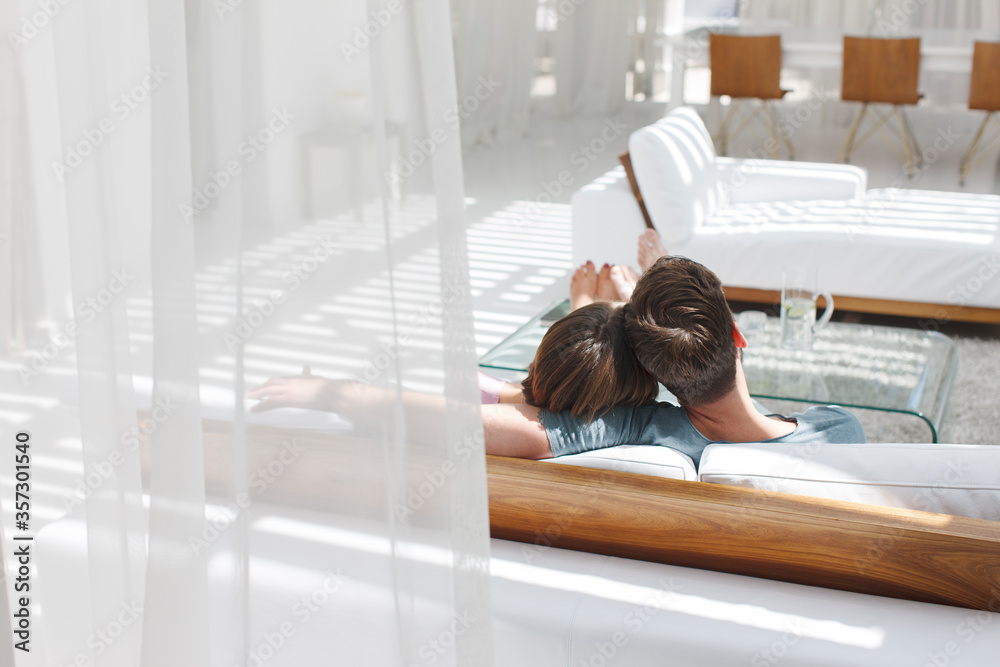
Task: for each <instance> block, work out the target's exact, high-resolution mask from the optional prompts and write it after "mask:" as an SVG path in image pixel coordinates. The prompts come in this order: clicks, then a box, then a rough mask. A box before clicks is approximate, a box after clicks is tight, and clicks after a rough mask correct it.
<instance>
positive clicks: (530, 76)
mask: <svg viewBox="0 0 1000 667" xmlns="http://www.w3.org/2000/svg"><path fill="white" fill-rule="evenodd" d="M537 12H538V0H488V1H484V0H457V1H456V2H453V3H452V13H453V17H454V22H455V25H456V32H455V40H454V41H455V69H456V76H457V80H458V103H459V104H460V105H461V109H462V138H463V141H464V143H465V145H466V146H470V147H471V146H475V145H477V144H482V145H490V144H492V143H494V142H496V141H502V140H504V139H509V138H511V137H516V136H519V135H520V134H522V133H524V131H525V130H526V129H527V127H528V115H529V112H530V110H531V109H530V102H531V87H532V84H533V82H534V78H535V56H536V53H535V50H536V32H535V28H536V26H535V23H536V16H537Z"/></svg>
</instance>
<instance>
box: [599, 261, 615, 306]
mask: <svg viewBox="0 0 1000 667" xmlns="http://www.w3.org/2000/svg"><path fill="white" fill-rule="evenodd" d="M597 298H598V299H600V300H601V301H618V291H617V290H615V286H614V285H612V284H611V265H610V264H605V265H604V266H602V267H601V272H600V273H599V274H597Z"/></svg>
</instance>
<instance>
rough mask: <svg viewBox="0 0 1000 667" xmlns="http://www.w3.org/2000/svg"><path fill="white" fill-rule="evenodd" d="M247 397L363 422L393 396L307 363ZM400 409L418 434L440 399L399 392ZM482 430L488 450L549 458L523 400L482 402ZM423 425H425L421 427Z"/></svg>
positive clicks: (441, 405)
mask: <svg viewBox="0 0 1000 667" xmlns="http://www.w3.org/2000/svg"><path fill="white" fill-rule="evenodd" d="M247 398H250V399H255V400H258V401H259V403H257V405H255V406H254V407H253V408H252V410H253V411H254V412H260V411H264V410H273V409H275V408H286V407H294V408H306V409H310V410H324V411H327V412H338V413H341V414H344V415H346V416H349V417H352V418H354V419H357V420H360V421H362V422H365V423H368V424H378V423H381V422H382V420H384V419H385V415H386V409H387V408H388V407H389V406H390V405H392V403H393V402H394V401H396V398H397V394H396V392H395V391H394V390H391V389H382V388H380V387H372V386H369V385H365V384H362V383H358V382H355V381H353V380H331V379H328V378H324V377H320V376H318V375H313V374H312V373H311V372H309V368H308V367H306V368H305V369H303V373H302V375H295V376H291V377H282V378H271V379H270V380H268V381H267V382H265V383H264V384H262V385H260V386H259V387H256V388H254V389H251V390H250V391H248V392H247ZM403 408H404V411H405V414H406V419H407V421H408V422H409V423H410V424H411V425H413V426H414V427H416V428H417V429H418V432H422V433H428V434H431V433H435V432H437V431H438V430H439V429H440V417H441V416H443V415H444V410H445V399H444V397H442V396H435V395H431V394H421V393H418V392H412V391H404V392H403ZM481 410H482V418H483V435H484V439H485V443H486V453H487V454H497V455H499V456H515V457H518V458H526V459H547V458H551V457H552V450H551V449H550V448H549V441H548V437H547V436H546V435H545V429H544V428H542V425H541V422H540V421H539V417H538V413H539V409H538V408H536V407H533V406H530V405H523V404H520V405H519V404H499V405H484V406H481ZM422 425H426V427H425V428H421V427H422Z"/></svg>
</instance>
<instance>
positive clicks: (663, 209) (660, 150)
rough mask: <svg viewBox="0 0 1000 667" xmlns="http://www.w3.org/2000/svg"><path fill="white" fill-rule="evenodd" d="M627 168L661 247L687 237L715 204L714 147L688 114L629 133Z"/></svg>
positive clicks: (691, 113)
mask: <svg viewBox="0 0 1000 667" xmlns="http://www.w3.org/2000/svg"><path fill="white" fill-rule="evenodd" d="M628 149H629V156H630V158H631V160H632V169H633V170H634V171H635V178H636V181H637V182H638V184H639V190H640V192H642V197H643V201H645V203H646V209H647V210H648V211H649V216H650V218H651V219H652V221H653V224H654V225H655V226H656V229H657V231H659V233H660V237H661V238H662V239H663V242H664V244H665V245H666V246H667V247H670V246H673V245H676V244H678V243H682V242H684V241H686V240H687V239H689V238H690V237H691V235H692V234H693V233H694V230H695V228H696V227H697V226H698V225H699V224H700V223H701V222H703V221H704V220H706V219H707V218H710V217H711V216H712V215H714V214H715V211H716V209H717V208H718V207H719V206H720V189H719V175H718V171H717V169H716V166H715V147H714V146H713V145H712V138H711V137H710V136H709V134H708V130H707V129H706V128H705V124H704V123H703V122H702V121H701V118H699V117H698V114H697V113H695V112H694V110H692V109H689V108H686V107H681V108H679V109H675V110H674V111H672V112H671V113H670V114H668V115H667V116H666V117H665V118H663V119H662V120H660V121H659V122H657V123H655V124H653V125H649V126H647V127H644V128H642V129H640V130H637V131H635V132H633V133H632V135H631V136H630V137H629V140H628Z"/></svg>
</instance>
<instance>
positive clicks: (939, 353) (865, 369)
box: [479, 301, 958, 442]
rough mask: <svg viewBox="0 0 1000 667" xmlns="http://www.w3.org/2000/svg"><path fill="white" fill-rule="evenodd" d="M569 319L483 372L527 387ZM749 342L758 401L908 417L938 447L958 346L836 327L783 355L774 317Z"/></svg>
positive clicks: (514, 342) (746, 364) (499, 349)
mask: <svg viewBox="0 0 1000 667" xmlns="http://www.w3.org/2000/svg"><path fill="white" fill-rule="evenodd" d="M568 312H569V301H562V302H557V303H554V304H552V305H551V306H550V307H548V308H546V309H544V310H543V311H542V312H541V313H539V314H538V315H537V316H535V317H534V318H532V319H531V320H529V321H528V322H527V323H526V324H525V325H524V326H522V327H521V328H520V329H518V330H517V331H515V332H514V333H512V334H511V335H510V336H508V337H507V338H505V339H504V340H503V341H501V342H500V343H499V344H497V345H496V346H495V347H494V348H493V349H491V350H490V351H489V352H487V353H486V354H484V355H483V356H482V357H481V358H480V359H479V366H480V367H481V368H482V369H483V370H484V371H486V372H490V371H494V372H498V373H497V374H499V375H504V376H505V377H507V378H509V379H513V380H520V379H522V378H523V377H524V374H525V373H526V372H527V368H528V364H529V363H530V362H531V360H532V359H533V358H534V356H535V350H536V349H537V348H538V344H539V342H541V340H542V336H544V335H545V332H546V331H547V330H548V328H549V325H551V324H552V322H554V321H556V320H557V319H559V318H560V317H562V316H563V315H566V314H567V313H568ZM744 335H746V337H747V340H748V342H749V347H748V348H747V349H746V350H744V354H743V370H744V373H745V375H746V379H747V386H748V387H749V389H750V394H751V395H752V396H754V397H755V398H762V399H775V400H783V401H798V402H802V403H816V404H821V405H826V404H836V405H842V406H844V407H853V408H861V409H865V410H880V411H883V412H897V413H901V414H909V415H913V416H915V417H919V418H920V419H922V420H924V422H926V423H927V425H928V426H929V427H930V429H931V438H932V441H933V442H937V438H938V429H939V428H940V426H941V419H942V417H943V416H944V409H945V405H946V404H947V402H948V394H949V393H950V391H951V386H952V383H953V382H954V380H955V375H956V374H957V372H958V353H957V351H956V349H955V343H954V342H953V341H952V340H951V339H950V338H948V337H947V336H945V335H943V334H940V333H938V332H936V331H918V330H916V329H901V328H897V327H885V326H874V325H867V324H852V323H846V322H831V323H830V324H828V325H827V326H826V327H824V328H822V329H819V330H818V331H817V332H816V340H815V343H814V345H813V349H812V350H809V351H792V350H785V349H783V348H782V347H781V345H780V342H781V331H780V324H779V322H778V319H777V318H774V317H768V318H767V320H766V322H765V324H764V326H763V327H762V328H759V329H752V330H749V331H744ZM664 393H665V392H664ZM671 398H672V397H671Z"/></svg>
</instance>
